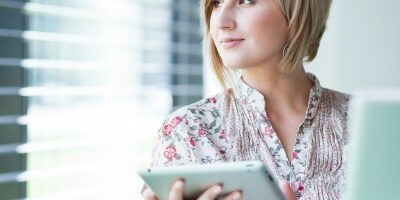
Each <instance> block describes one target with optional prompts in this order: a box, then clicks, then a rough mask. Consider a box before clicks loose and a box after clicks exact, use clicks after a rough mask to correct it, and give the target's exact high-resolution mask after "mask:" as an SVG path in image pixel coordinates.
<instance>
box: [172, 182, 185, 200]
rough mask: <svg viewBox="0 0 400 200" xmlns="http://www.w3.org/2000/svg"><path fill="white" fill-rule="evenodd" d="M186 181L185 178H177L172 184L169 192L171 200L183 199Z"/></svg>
mask: <svg viewBox="0 0 400 200" xmlns="http://www.w3.org/2000/svg"><path fill="white" fill-rule="evenodd" d="M184 185H185V183H184V182H183V180H177V181H175V183H174V184H173V185H172V188H171V191H170V192H169V198H168V199H169V200H183V188H184Z"/></svg>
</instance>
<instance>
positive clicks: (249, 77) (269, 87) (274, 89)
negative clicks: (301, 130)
mask: <svg viewBox="0 0 400 200" xmlns="http://www.w3.org/2000/svg"><path fill="white" fill-rule="evenodd" d="M271 69H273V70H271ZM242 78H243V81H244V82H245V83H246V84H248V85H249V86H251V87H252V88H255V89H257V90H258V91H259V92H261V93H262V95H263V96H264V99H265V101H266V106H267V107H268V109H269V110H271V109H274V108H279V109H294V110H296V111H299V112H303V111H304V110H306V109H307V104H308V97H309V92H310V89H311V87H312V81H311V80H310V79H309V78H308V76H307V74H306V72H305V71H304V67H303V65H300V66H297V67H296V69H295V71H293V73H291V74H287V73H284V72H281V71H280V70H279V69H278V68H277V67H274V68H261V67H260V68H247V69H243V73H242Z"/></svg>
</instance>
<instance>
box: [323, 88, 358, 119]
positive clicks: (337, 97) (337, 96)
mask: <svg viewBox="0 0 400 200" xmlns="http://www.w3.org/2000/svg"><path fill="white" fill-rule="evenodd" d="M350 98H351V96H350V95H349V94H346V93H343V92H339V91H336V90H332V89H328V88H323V89H322V94H321V102H322V104H323V106H324V107H329V108H330V109H332V111H339V112H344V113H347V112H348V107H349V102H350Z"/></svg>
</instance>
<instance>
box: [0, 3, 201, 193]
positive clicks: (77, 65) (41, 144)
mask: <svg viewBox="0 0 400 200" xmlns="http://www.w3.org/2000/svg"><path fill="white" fill-rule="evenodd" d="M198 15H199V14H198V2H197V1H189V0H185V1H184V0H181V1H165V0H163V1H161V0H152V1H148V0H147V1H144V0H138V1H136V0H135V1H133V0H119V1H94V0H58V1H53V0H52V1H49V0H32V1H22V0H20V1H16V0H14V1H11V0H0V18H1V20H0V199H16V198H27V199H36V198H41V199H42V198H43V199H72V198H74V199H99V198H101V199H119V198H124V199H138V195H139V193H138V191H139V190H140V186H141V184H142V182H141V180H140V179H139V178H138V177H137V175H136V173H135V169H136V168H137V167H145V166H147V165H148V164H149V161H150V151H151V149H152V145H153V142H154V139H155V138H156V135H155V134H156V132H157V130H158V128H159V127H160V126H161V123H162V121H163V120H164V118H165V116H166V114H167V113H169V112H171V111H173V110H174V109H177V108H179V107H181V106H182V105H186V104H188V103H192V102H194V101H197V100H199V99H201V98H202V94H203V86H202V77H203V75H202V71H203V70H202V55H201V52H202V51H201V34H200V30H199V27H200V25H199V18H198ZM5 19H7V20H5Z"/></svg>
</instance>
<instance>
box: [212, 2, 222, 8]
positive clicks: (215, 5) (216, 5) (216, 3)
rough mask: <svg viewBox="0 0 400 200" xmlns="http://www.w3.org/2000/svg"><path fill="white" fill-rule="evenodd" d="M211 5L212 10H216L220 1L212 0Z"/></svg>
mask: <svg viewBox="0 0 400 200" xmlns="http://www.w3.org/2000/svg"><path fill="white" fill-rule="evenodd" d="M212 5H213V7H214V8H218V7H219V6H220V5H221V1H220V0H212Z"/></svg>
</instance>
